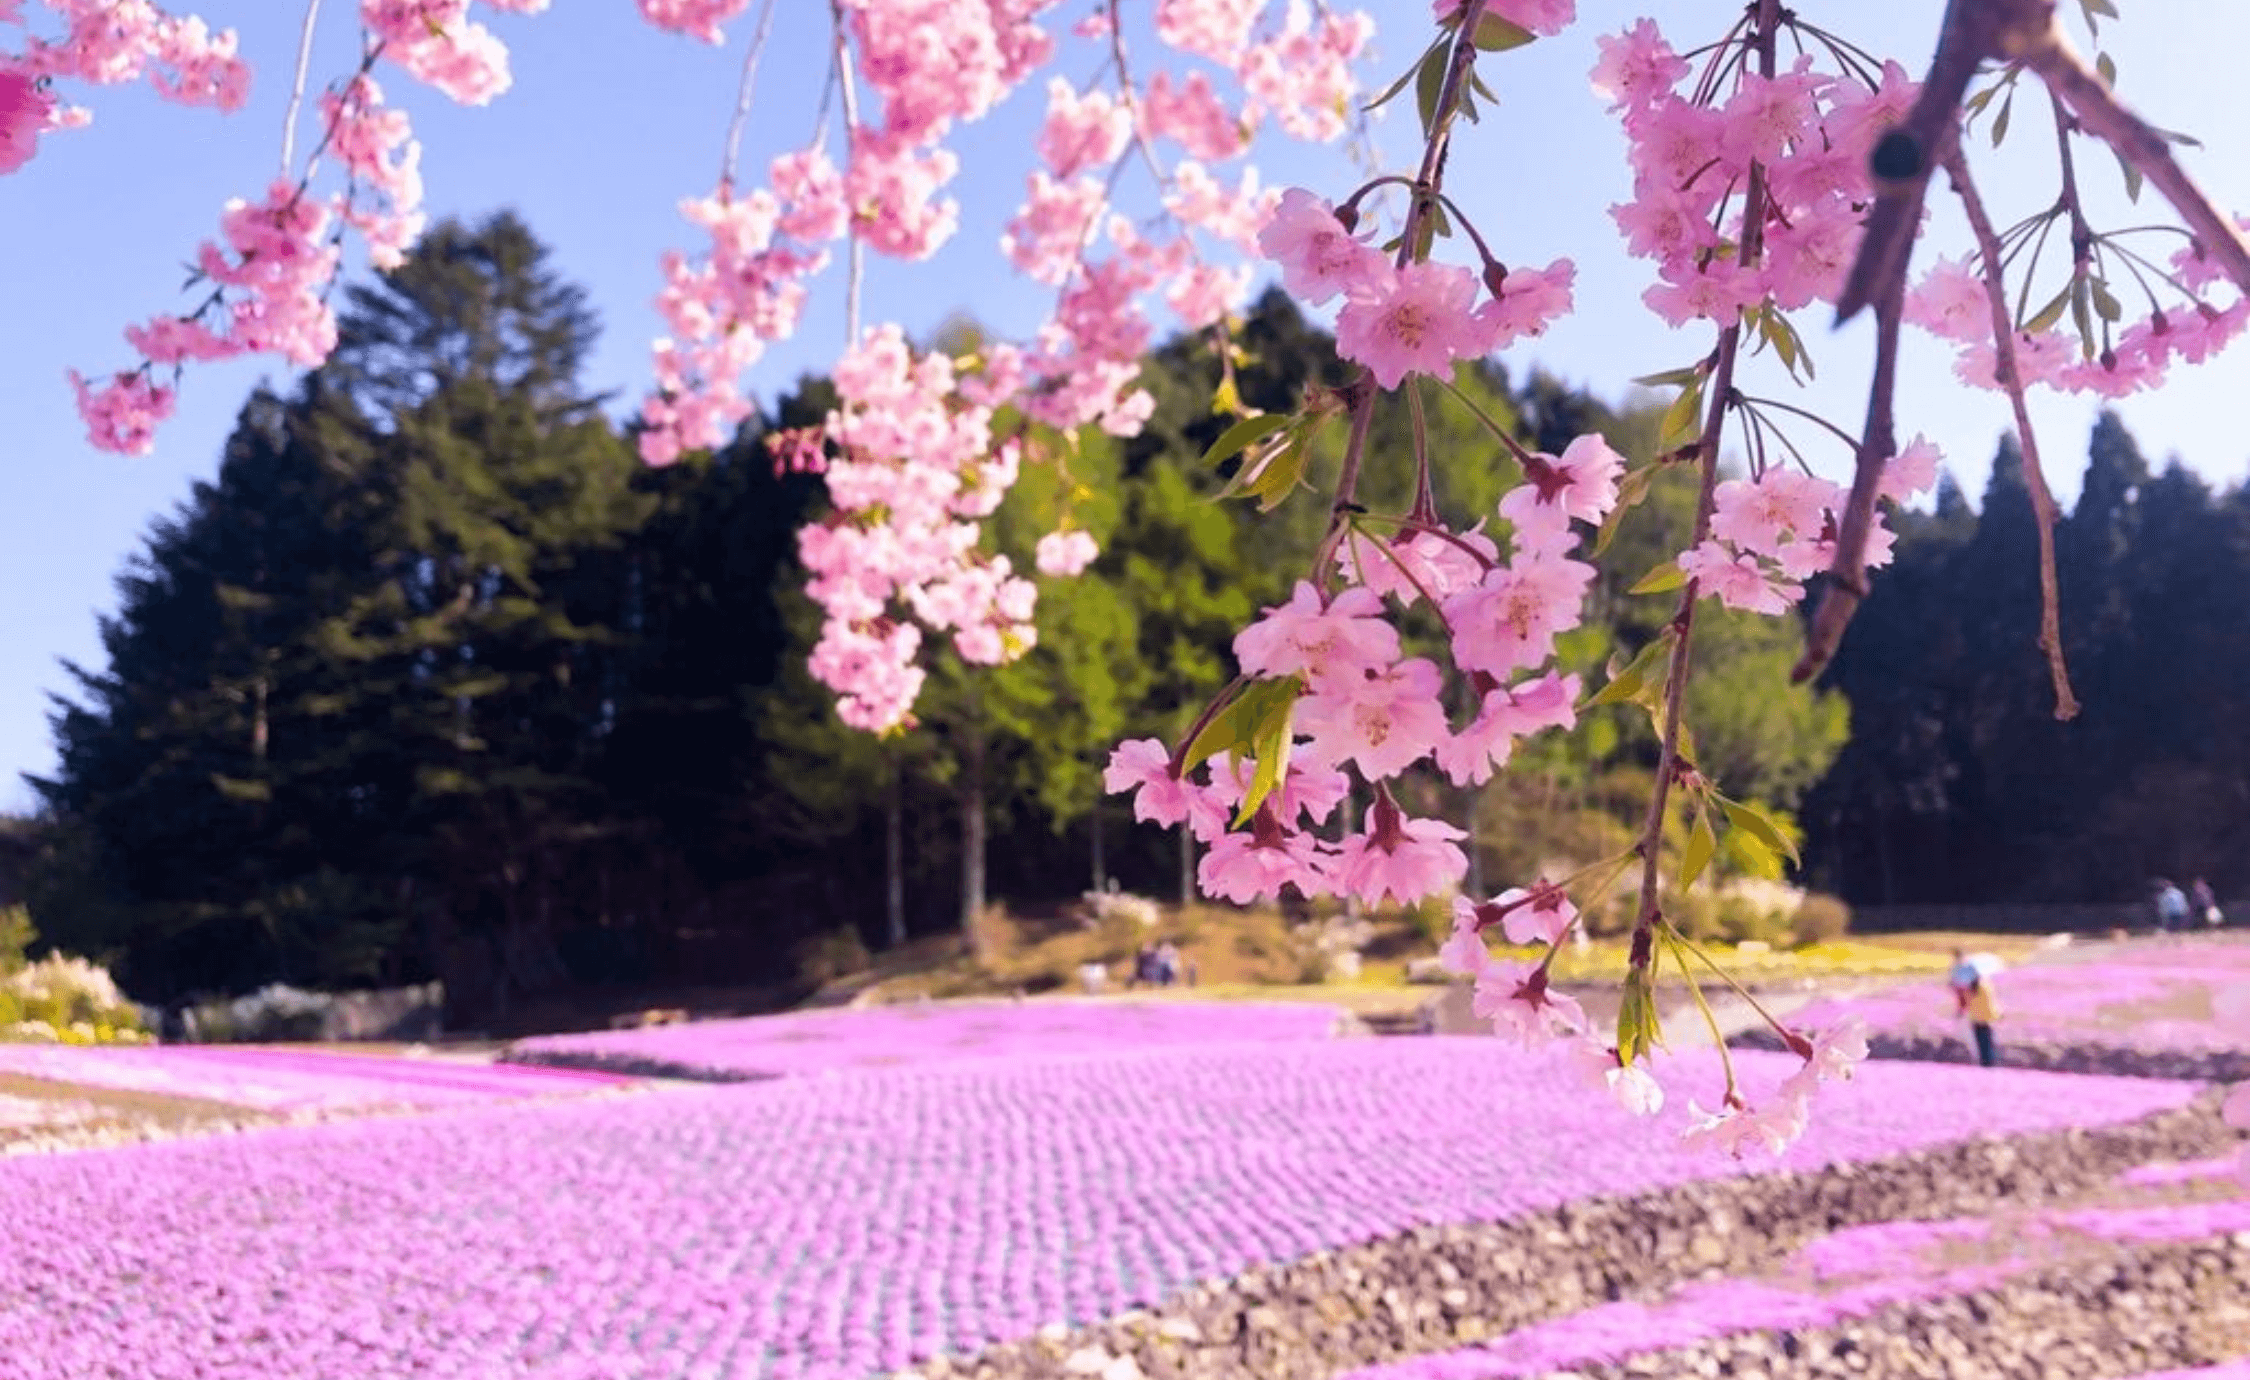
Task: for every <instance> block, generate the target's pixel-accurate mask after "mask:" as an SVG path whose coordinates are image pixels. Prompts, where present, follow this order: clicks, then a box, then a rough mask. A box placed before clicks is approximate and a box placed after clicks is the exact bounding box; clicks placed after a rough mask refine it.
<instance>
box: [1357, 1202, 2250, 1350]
mask: <svg viewBox="0 0 2250 1380" xmlns="http://www.w3.org/2000/svg"><path fill="white" fill-rule="evenodd" d="M2244 1230H2250V1200H2245V1199H2241V1198H2236V1199H2232V1200H2228V1201H2225V1202H2212V1203H2189V1204H2177V1205H2167V1206H2160V1207H2142V1208H2083V1209H2063V1210H2058V1211H2051V1212H2039V1213H2030V1214H2026V1215H2024V1216H2022V1217H2020V1218H2012V1219H2010V1220H2009V1221H2008V1223H2007V1225H2006V1228H2005V1231H2004V1232H2000V1233H1996V1232H1995V1230H1994V1224H1993V1223H1992V1222H1990V1221H1987V1220H1984V1219H1980V1218H1966V1219H1960V1220H1955V1221H1939V1222H1884V1223H1877V1224H1873V1225H1869V1226H1861V1227H1851V1228H1847V1229H1845V1230H1843V1231H1838V1232H1834V1233H1831V1234H1830V1235H1828V1236H1824V1237H1822V1238H1820V1239H1818V1240H1816V1241H1814V1242H1812V1243H1810V1244H1809V1245H1807V1246H1806V1247H1804V1248H1803V1249H1802V1250H1800V1251H1798V1252H1797V1253H1796V1254H1795V1255H1794V1256H1792V1257H1791V1258H1790V1259H1789V1260H1787V1261H1785V1262H1783V1263H1782V1265H1781V1266H1780V1267H1779V1268H1778V1269H1777V1270H1776V1271H1775V1272H1774V1277H1773V1278H1768V1279H1730V1280H1721V1281H1714V1282H1710V1283H1695V1284H1687V1285H1682V1286H1681V1287H1679V1288H1677V1289H1674V1290H1672V1291H1670V1292H1669V1293H1668V1294H1667V1295H1666V1296H1665V1297H1664V1298H1662V1299H1661V1300H1658V1301H1653V1302H1647V1303H1643V1302H1637V1301H1631V1300H1627V1301H1622V1302H1618V1303H1611V1304H1603V1305H1601V1306H1599V1307H1595V1308H1589V1309H1586V1310H1584V1311H1582V1312H1579V1313H1575V1314H1572V1315H1570V1316H1568V1317H1564V1318H1557V1319H1555V1320H1554V1321H1552V1322H1547V1323H1541V1324H1539V1325H1537V1326H1533V1327H1527V1328H1521V1329H1518V1330H1517V1331H1515V1332H1511V1333H1509V1334H1508V1335H1507V1336H1505V1337H1502V1338H1499V1339H1496V1340H1494V1341H1490V1342H1486V1343H1482V1344H1480V1345H1478V1346H1473V1347H1464V1348H1461V1349H1459V1350H1456V1351H1450V1352H1440V1353H1435V1354H1432V1355H1428V1356H1416V1357H1410V1358H1408V1359H1406V1360H1402V1361H1397V1362H1393V1363H1389V1364H1385V1365H1379V1366H1368V1367H1363V1368H1362V1369H1359V1370H1356V1371H1353V1372H1351V1373H1350V1374H1349V1375H1347V1376H1345V1377H1343V1380H1517V1378H1518V1377H1524V1376H1532V1375H1545V1374H1549V1373H1552V1372H1554V1371H1558V1370H1569V1369H1572V1368H1574V1367H1579V1366H1586V1365H1592V1364H1601V1363H1613V1362H1617V1361H1621V1360H1623V1359H1625V1358H1626V1357H1629V1356H1633V1355H1636V1354H1639V1353H1642V1352H1648V1351H1653V1350H1657V1349H1659V1348H1670V1347H1677V1346H1685V1345H1688V1344H1690V1343H1693V1342H1699V1341H1708V1340H1711V1339H1714V1338H1719V1337H1730V1336H1736V1335H1739V1334H1741V1333H1746V1332H1775V1331H1782V1330H1785V1329H1786V1330H1796V1329H1803V1328H1821V1327H1832V1326H1834V1325H1836V1324H1837V1323H1841V1322H1846V1321H1849V1320H1851V1319H1854V1318H1864V1317H1867V1316H1868V1315H1870V1314H1872V1313H1874V1312H1876V1311H1877V1310H1879V1309H1881V1308H1885V1307H1888V1306H1889V1305H1891V1304H1895V1303H1904V1302H1909V1301H1912V1300H1915V1299H1926V1298H1937V1297H1943V1296H1945V1295H1949V1294H1957V1293H1964V1292H1967V1291H1970V1290H1974V1289H1984V1288H1990V1287H1992V1286H1994V1285H1997V1284H2001V1283H2004V1282H2005V1281H2007V1280H2008V1279H2009V1278H2011V1277H2013V1276H2016V1275H2020V1274H2024V1273H2027V1272H2029V1271H2032V1270H2036V1269H2040V1268H2044V1267H2048V1266H2052V1265H2055V1264H2058V1263H2062V1262H2065V1261H2068V1260H2070V1259H2072V1258H2073V1255H2072V1252H2073V1250H2074V1246H2075V1245H2076V1244H2078V1243H2083V1242H2085V1241H2088V1240H2091V1241H2095V1242H2104V1241H2106V1242H2140V1243H2155V1242H2165V1241H2199V1240H2205V1239H2208V1238H2211V1237H2215V1236H2223V1235H2226V1234H2228V1233H2231V1232H2238V1231H2244ZM2221 1373H2222V1372H2205V1371H2194V1372H2175V1374H2178V1375H2182V1376H2187V1375H2192V1376H2196V1377H2215V1376H2217V1375H2219V1374H2221ZM2148 1380H2156V1378H2155V1377H2149V1378H2148Z"/></svg>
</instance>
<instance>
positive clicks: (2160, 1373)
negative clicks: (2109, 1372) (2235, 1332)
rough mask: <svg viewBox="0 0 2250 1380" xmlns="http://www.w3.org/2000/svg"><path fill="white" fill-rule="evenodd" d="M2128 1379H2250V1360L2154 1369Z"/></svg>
mask: <svg viewBox="0 0 2250 1380" xmlns="http://www.w3.org/2000/svg"><path fill="white" fill-rule="evenodd" d="M2127 1380H2250V1361H2223V1362H2221V1363H2220V1364H2218V1365H2215V1366H2203V1367H2200V1368H2198V1369H2195V1370H2152V1371H2150V1372H2148V1373H2147V1374H2145V1375H2134V1376H2129V1377H2127Z"/></svg>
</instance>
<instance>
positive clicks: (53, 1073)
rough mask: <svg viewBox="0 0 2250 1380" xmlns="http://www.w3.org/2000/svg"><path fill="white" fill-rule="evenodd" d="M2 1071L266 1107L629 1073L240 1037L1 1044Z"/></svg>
mask: <svg viewBox="0 0 2250 1380" xmlns="http://www.w3.org/2000/svg"><path fill="white" fill-rule="evenodd" d="M0 1072H7V1073H18V1074H23V1075H25V1076H27V1077H31V1078H46V1079H52V1080H54V1081H56V1082H61V1083H75V1084H78V1085H80V1086H83V1087H97V1088H117V1089H122V1090H125V1091H129V1092H147V1093H168V1094H170V1095H172V1096H174V1097H197V1098H203V1099H206V1100H208V1101H212V1102H225V1103H228V1104H230V1105H232V1106H237V1107H251V1108H255V1109H257V1110H259V1111H267V1112H298V1111H330V1110H340V1109H343V1108H347V1107H369V1106H394V1107H395V1106H404V1107H455V1106H465V1105H473V1104H476V1103H481V1102H488V1101H491V1100H493V1099H496V1098H499V1099H506V1098H519V1097H548V1096H554V1095H556V1094H568V1093H580V1092H590V1091H593V1090H595V1089H598V1088H603V1087H611V1086H616V1085H618V1084H620V1083H623V1082H625V1081H628V1080H624V1079H620V1078H617V1077H616V1076H614V1075H610V1074H600V1073H590V1072H585V1071H581V1070H576V1069H538V1068H526V1067H519V1066H516V1065H507V1064H472V1063H459V1062H454V1061H450V1060H437V1059H394V1058H382V1057H376V1056H372V1055H360V1054H330V1053H326V1052H321V1051H312V1050H296V1049H289V1048H286V1047H270V1046H243V1045H156V1046H149V1045H14V1044H0Z"/></svg>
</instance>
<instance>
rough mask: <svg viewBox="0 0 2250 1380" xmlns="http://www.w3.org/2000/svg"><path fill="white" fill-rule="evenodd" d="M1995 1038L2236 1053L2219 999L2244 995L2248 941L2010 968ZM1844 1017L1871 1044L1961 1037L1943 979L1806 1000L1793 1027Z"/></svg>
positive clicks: (2240, 1035) (2000, 983)
mask: <svg viewBox="0 0 2250 1380" xmlns="http://www.w3.org/2000/svg"><path fill="white" fill-rule="evenodd" d="M1993 983H1994V989H1995V992H1996V994H1997V996H1998V998H1999V1002H2000V1014H2001V1019H2000V1026H1999V1031H2000V1037H2001V1040H2002V1043H2003V1044H2005V1042H2006V1041H2007V1040H2008V1039H2010V1038H2018V1039H2037V1040H2043V1041H2057V1042H2075V1043H2085V1044H2106V1045H2118V1046H2124V1047H2130V1048H2135V1049H2153V1050H2166V1049H2184V1050H2222V1049H2237V1048H2240V1047H2241V1046H2242V1045H2243V1044H2244V1042H2245V1036H2246V1035H2250V1031H2245V1030H2243V1029H2239V1028H2237V1025H2236V1023H2235V1022H2234V1021H2232V1020H2230V1019H2228V1016H2227V1011H2226V1008H2227V1006H2228V1005H2229V998H2228V996H2227V993H2228V992H2229V991H2230V990H2232V989H2244V990H2250V944H2242V943H2229V942H2221V943H2195V944H2188V945H2178V946H2170V945H2166V946H2157V947H2148V948H2136V949H2126V950H2117V951H2112V952H2105V953H2103V954H2101V955H2100V956H2099V957H2096V958H2090V959H2083V960H2074V961H2070V962H2055V963H2042V964H2038V965H2033V966H2025V967H2021V968H2010V969H2007V970H2006V971H2004V972H2002V973H2000V974H1998V975H1997V976H1996V977H1995V978H1994V979H1993ZM1848 1016H1857V1017H1859V1018H1860V1019H1861V1020H1864V1021H1865V1022H1866V1023H1867V1032H1868V1035H1869V1036H1870V1038H1876V1037H1880V1036H1884V1035H1892V1036H1907V1035H1921V1036H1937V1037H1943V1036H1948V1035H1950V1036H1955V1037H1959V1038H1962V1039H1966V1038H1967V1037H1968V1027H1967V1026H1966V1025H1965V1024H1964V1023H1963V1021H1962V1018H1961V1016H1960V1015H1959V1014H1957V1012H1956V1009H1955V1004H1954V1000H1953V997H1952V995H1951V994H1950V993H1949V992H1948V991H1947V989H1946V987H1945V984H1944V983H1943V981H1942V980H1931V981H1927V982H1922V983H1910V984H1906V985H1903V986H1899V987H1894V988H1891V989H1888V990H1886V991H1882V992H1876V993H1872V994H1869V995H1866V996H1860V997H1849V998H1835V999H1829V1000H1823V1001H1818V1002H1814V1003H1812V1004H1811V1005H1808V1006H1805V1007H1803V1008H1801V1009H1800V1010H1798V1011H1796V1012H1794V1013H1793V1014H1792V1016H1791V1023H1792V1024H1800V1023H1801V1024H1804V1025H1808V1026H1812V1027H1814V1028H1825V1027H1827V1026H1830V1025H1833V1024H1835V1023H1836V1022H1837V1021H1839V1020H1842V1019H1844V1018H1845V1017H1848Z"/></svg>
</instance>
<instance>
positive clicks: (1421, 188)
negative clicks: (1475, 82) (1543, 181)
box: [1313, 0, 1485, 584]
mask: <svg viewBox="0 0 2250 1380" xmlns="http://www.w3.org/2000/svg"><path fill="white" fill-rule="evenodd" d="M1484 6H1485V0H1467V3H1466V4H1464V5H1462V7H1461V13H1460V15H1459V17H1458V19H1457V21H1456V25H1455V28H1454V35H1453V52H1452V54H1451V55H1450V56H1449V58H1448V59H1447V61H1446V64H1445V81H1444V82H1443V84H1442V85H1440V86H1439V88H1438V98H1437V106H1436V109H1435V112H1434V113H1433V114H1432V115H1431V117H1430V132H1429V141H1428V142H1427V143H1426V144H1424V145H1423V147H1422V166H1421V169H1420V171H1418V172H1417V173H1416V174H1415V176H1414V190H1413V192H1412V193H1411V194H1410V197H1409V200H1408V202H1407V207H1406V221H1405V224H1404V225H1403V226H1402V227H1401V228H1400V231H1399V243H1398V255H1397V258H1396V264H1397V266H1398V267H1400V268H1404V267H1406V266H1407V264H1408V263H1410V262H1412V261H1413V258H1414V243H1415V241H1416V240H1417V239H1419V238H1420V236H1421V229H1422V219H1423V217H1424V216H1426V215H1428V214H1429V213H1430V209H1431V208H1432V207H1433V206H1435V205H1436V204H1437V197H1438V184H1439V182H1440V180H1441V179H1442V178H1443V176H1444V172H1445V153H1446V148H1447V146H1448V145H1449V144H1450V143H1451V140H1452V128H1453V115H1454V110H1455V108H1456V107H1457V106H1458V105H1459V104H1460V100H1461V88H1462V87H1463V86H1465V85H1467V83H1468V78H1469V69H1470V68H1471V67H1474V66H1475V65H1476V60H1477V46H1476V43H1475V42H1474V41H1473V40H1474V37H1475V34H1476V31H1477V21H1478V20H1480V19H1481V18H1483V16H1484ZM1350 388H1351V390H1352V430H1351V439H1350V440H1349V441H1348V442H1346V443H1345V446H1344V458H1343V461H1342V463H1341V464H1340V465H1339V467H1338V469H1337V474H1336V499H1335V502H1334V503H1333V504H1331V505H1330V507H1329V510H1328V535H1327V536H1326V537H1324V538H1322V539H1321V543H1320V549H1319V550H1318V551H1316V552H1315V553H1314V555H1313V579H1314V582H1315V583H1316V584H1317V583H1318V582H1319V580H1320V578H1321V572H1323V571H1325V570H1327V569H1328V565H1329V562H1330V561H1331V560H1333V559H1334V558H1335V554H1336V548H1337V546H1338V544H1339V543H1341V542H1342V541H1343V537H1344V531H1345V529H1346V527H1347V526H1348V525H1349V523H1350V520H1351V516H1352V513H1353V511H1354V510H1355V509H1356V508H1357V506H1358V490H1359V471H1360V463H1361V460H1362V458H1363V455H1364V453H1365V451H1366V449H1367V431H1368V426H1369V424H1370V423H1371V422H1372V421H1373V420H1374V417H1375V393H1376V389H1375V386H1374V378H1373V376H1372V375H1371V374H1370V373H1369V372H1368V371H1367V369H1366V368H1365V367H1364V366H1362V368H1361V369H1360V372H1359V377H1358V378H1357V379H1356V380H1355V381H1354V382H1353V383H1352V384H1351V385H1350Z"/></svg>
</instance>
